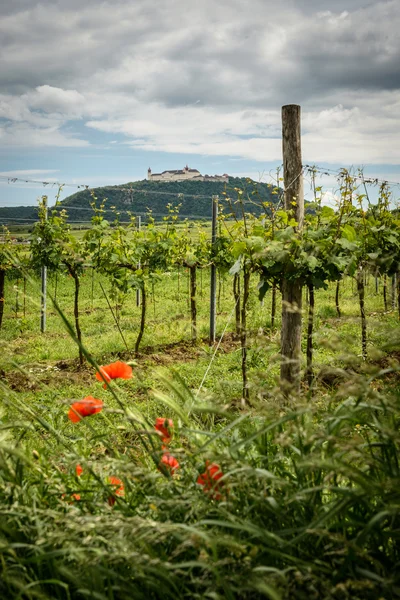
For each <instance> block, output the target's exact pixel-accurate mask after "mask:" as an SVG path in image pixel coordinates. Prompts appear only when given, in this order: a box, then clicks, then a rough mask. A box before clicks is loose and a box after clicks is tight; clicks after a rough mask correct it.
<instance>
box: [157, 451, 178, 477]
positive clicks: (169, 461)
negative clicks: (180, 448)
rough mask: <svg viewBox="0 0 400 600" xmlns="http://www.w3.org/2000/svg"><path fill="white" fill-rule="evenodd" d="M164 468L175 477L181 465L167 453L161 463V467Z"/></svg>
mask: <svg viewBox="0 0 400 600" xmlns="http://www.w3.org/2000/svg"><path fill="white" fill-rule="evenodd" d="M161 465H164V467H165V468H166V469H167V470H168V471H169V472H170V473H171V474H172V475H173V474H174V472H175V471H176V469H179V463H178V461H177V460H176V458H175V457H174V456H172V455H171V454H168V452H165V453H164V454H163V456H162V459H161V461H160V466H161Z"/></svg>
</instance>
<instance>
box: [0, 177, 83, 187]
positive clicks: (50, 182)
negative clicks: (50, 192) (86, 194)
mask: <svg viewBox="0 0 400 600" xmlns="http://www.w3.org/2000/svg"><path fill="white" fill-rule="evenodd" d="M0 179H2V180H5V181H7V183H16V182H17V181H19V182H20V183H36V184H39V185H43V186H44V187H46V185H51V186H52V187H54V186H55V185H57V186H58V187H76V188H78V189H80V188H85V189H89V188H90V186H89V185H86V184H84V183H79V184H78V183H60V182H59V181H38V180H37V179H22V178H21V177H11V176H9V175H0Z"/></svg>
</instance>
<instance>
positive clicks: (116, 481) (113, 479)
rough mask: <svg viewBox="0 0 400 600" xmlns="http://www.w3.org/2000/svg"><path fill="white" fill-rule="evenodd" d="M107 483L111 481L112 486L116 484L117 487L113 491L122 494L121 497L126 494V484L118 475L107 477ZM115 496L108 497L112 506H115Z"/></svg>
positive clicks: (117, 494)
mask: <svg viewBox="0 0 400 600" xmlns="http://www.w3.org/2000/svg"><path fill="white" fill-rule="evenodd" d="M107 483H109V484H110V485H112V486H115V489H114V490H113V493H114V494H115V496H121V497H123V496H125V487H124V484H123V483H122V481H121V480H120V479H118V477H114V476H113V475H111V476H110V477H107ZM117 486H118V487H117ZM115 496H109V497H108V500H107V501H108V504H109V505H110V506H114V504H115Z"/></svg>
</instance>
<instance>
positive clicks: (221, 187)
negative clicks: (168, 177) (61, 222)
mask: <svg viewBox="0 0 400 600" xmlns="http://www.w3.org/2000/svg"><path fill="white" fill-rule="evenodd" d="M235 188H236V189H239V190H241V191H242V192H243V193H242V197H243V200H244V203H245V209H246V211H247V212H252V213H254V214H257V215H258V214H261V212H263V210H264V209H263V207H262V203H263V202H271V201H272V202H275V201H276V198H277V196H276V195H275V194H272V192H273V189H274V188H273V186H271V185H268V184H265V183H256V182H253V181H251V180H249V179H247V178H244V177H243V178H239V177H234V178H231V179H230V181H229V183H224V182H220V181H175V182H173V181H171V182H158V181H147V180H143V181H135V182H131V183H127V184H125V185H117V186H106V187H101V188H95V189H94V190H93V191H92V194H94V196H95V197H96V198H97V201H96V204H97V205H99V204H100V203H101V202H102V201H103V200H106V204H105V207H106V208H108V207H109V209H110V210H108V211H107V216H108V217H112V215H113V212H112V210H111V207H115V210H117V211H118V212H120V213H121V220H122V221H125V220H128V219H129V214H130V213H131V214H134V215H141V216H145V215H146V214H147V213H148V212H149V210H151V211H152V214H153V216H154V217H155V218H156V219H157V218H161V217H163V216H164V215H166V214H167V213H168V209H167V205H168V204H172V205H173V206H176V205H178V204H179V205H181V206H180V211H179V214H180V216H181V217H182V218H189V219H210V218H211V198H212V196H215V195H218V196H219V198H220V201H221V202H222V204H225V206H226V207H228V203H227V201H226V200H225V198H226V197H231V198H232V201H233V202H235V201H236V200H237V198H238V193H237V191H235ZM225 194H226V195H225ZM90 202H92V196H91V192H90V191H89V190H82V191H79V192H76V193H75V194H72V195H71V196H69V197H68V198H66V199H65V200H64V201H63V202H62V203H61V205H60V206H61V207H62V208H63V207H66V208H67V207H68V208H67V211H68V215H69V218H70V220H71V221H88V220H89V218H90V216H91V214H92V209H91V207H90ZM234 206H235V210H236V211H237V214H238V215H240V214H241V213H240V210H241V209H240V207H239V205H238V204H235V205H234Z"/></svg>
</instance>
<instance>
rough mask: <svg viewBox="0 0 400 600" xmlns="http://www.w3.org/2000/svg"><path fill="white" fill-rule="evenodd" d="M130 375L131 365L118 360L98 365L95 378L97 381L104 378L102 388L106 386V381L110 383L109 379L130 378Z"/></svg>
mask: <svg viewBox="0 0 400 600" xmlns="http://www.w3.org/2000/svg"><path fill="white" fill-rule="evenodd" d="M131 377H132V367H130V366H129V365H127V364H126V363H124V362H121V361H120V360H117V362H114V363H111V364H110V365H104V366H102V367H100V370H99V371H97V373H96V379H98V380H99V381H104V380H105V383H104V385H103V388H104V389H105V388H106V387H107V383H110V381H111V379H130V378H131Z"/></svg>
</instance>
